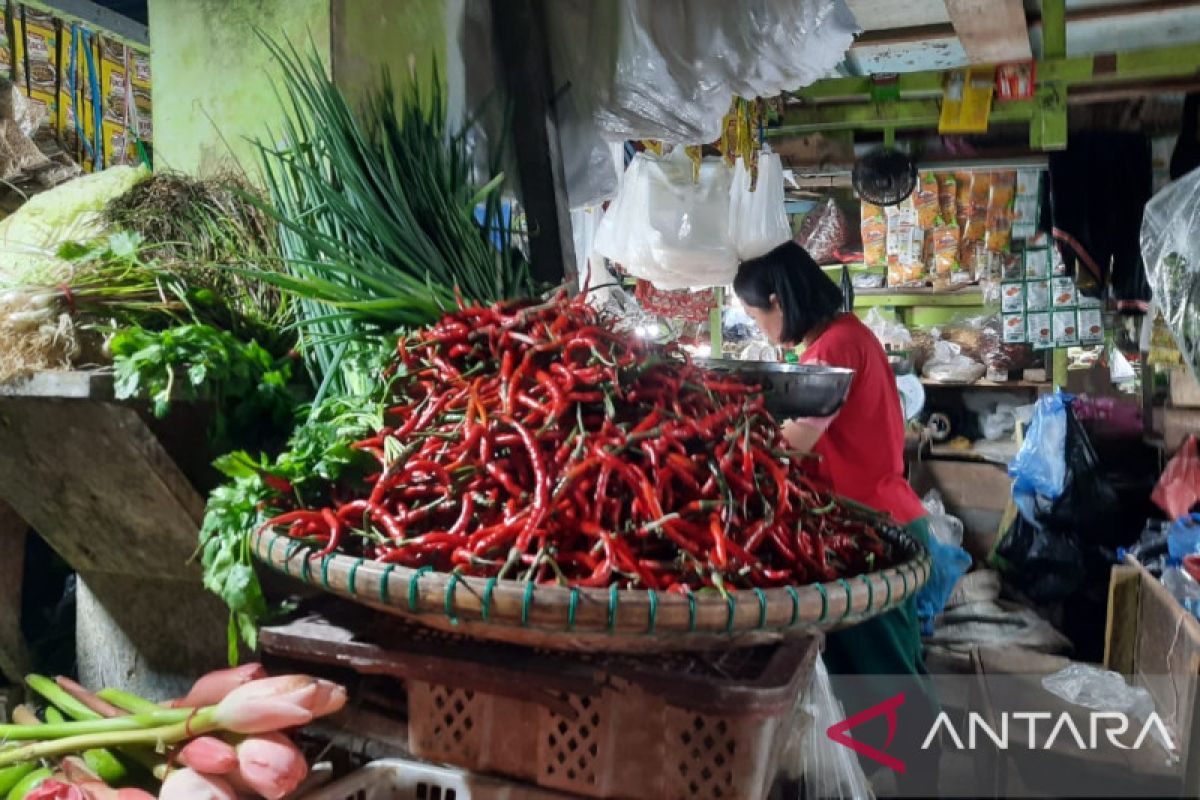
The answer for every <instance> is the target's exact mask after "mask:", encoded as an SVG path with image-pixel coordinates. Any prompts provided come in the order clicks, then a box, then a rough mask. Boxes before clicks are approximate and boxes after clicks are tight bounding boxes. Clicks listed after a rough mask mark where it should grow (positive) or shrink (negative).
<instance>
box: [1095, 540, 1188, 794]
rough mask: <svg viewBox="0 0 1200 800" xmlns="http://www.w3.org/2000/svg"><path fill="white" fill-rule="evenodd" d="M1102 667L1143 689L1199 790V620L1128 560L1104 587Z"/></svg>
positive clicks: (1136, 563)
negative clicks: (1170, 731) (1105, 613)
mask: <svg viewBox="0 0 1200 800" xmlns="http://www.w3.org/2000/svg"><path fill="white" fill-rule="evenodd" d="M1104 638H1105V641H1104V666H1105V667H1107V668H1108V669H1111V670H1114V671H1116V672H1120V673H1121V674H1122V675H1125V676H1126V677H1128V678H1129V679H1130V680H1131V682H1133V683H1134V684H1136V685H1139V686H1145V687H1146V689H1147V691H1149V692H1150V696H1151V697H1152V698H1153V699H1154V706H1155V710H1156V711H1158V712H1159V714H1160V715H1162V717H1163V719H1164V720H1167V721H1168V724H1171V725H1172V727H1173V728H1174V729H1175V733H1176V735H1177V736H1178V739H1179V752H1180V755H1181V757H1182V758H1183V760H1184V774H1185V776H1186V783H1187V786H1188V787H1190V791H1188V792H1187V793H1186V794H1187V795H1188V796H1195V794H1196V790H1197V789H1200V713H1197V710H1196V700H1197V697H1196V689H1197V685H1200V621H1197V620H1196V618H1195V617H1193V616H1192V615H1191V614H1189V613H1188V612H1187V611H1186V610H1185V609H1184V608H1183V606H1181V605H1180V604H1179V602H1178V601H1177V600H1176V599H1175V598H1174V597H1172V596H1171V593H1170V592H1168V591H1167V590H1166V587H1164V586H1163V585H1162V583H1161V582H1160V581H1159V580H1158V579H1157V578H1155V577H1154V576H1153V575H1151V574H1150V573H1149V572H1147V571H1146V569H1145V567H1143V566H1142V565H1141V564H1139V563H1138V562H1137V561H1136V560H1135V559H1134V558H1133V557H1132V556H1129V557H1126V560H1125V563H1124V564H1120V565H1117V566H1115V567H1113V571H1112V576H1111V578H1110V579H1109V589H1108V622H1107V625H1106V629H1105V637H1104Z"/></svg>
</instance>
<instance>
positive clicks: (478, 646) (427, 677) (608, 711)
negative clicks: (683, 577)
mask: <svg viewBox="0 0 1200 800" xmlns="http://www.w3.org/2000/svg"><path fill="white" fill-rule="evenodd" d="M317 608H318V609H319V610H318V611H317V612H316V613H309V614H307V615H304V616H301V617H299V618H298V619H296V620H294V621H292V622H288V623H286V624H281V625H277V626H272V627H268V628H264V629H263V631H262V635H261V642H262V648H263V651H264V653H265V654H266V655H267V657H268V659H271V658H277V659H283V660H284V661H285V662H287V663H289V664H296V665H302V664H308V665H313V664H316V665H324V667H326V668H330V667H332V668H341V669H343V670H350V671H352V672H354V673H357V674H358V675H359V676H375V679H378V678H379V677H383V678H385V679H400V680H401V681H403V684H404V691H403V693H402V694H401V697H402V698H403V713H404V714H405V715H406V716H407V726H408V749H409V751H410V752H412V753H413V754H414V755H416V756H418V757H420V758H423V759H426V760H428V761H433V762H437V763H447V764H453V765H455V766H459V767H463V768H465V769H468V770H471V771H474V772H480V773H495V774H501V775H505V776H507V777H510V778H515V779H518V780H522V781H526V782H528V783H531V784H537V785H539V786H541V787H544V788H547V789H553V790H557V791H566V792H570V793H572V794H575V795H586V796H590V797H695V798H703V797H723V798H748V799H749V798H761V797H765V796H766V795H767V792H768V791H769V790H770V788H771V786H772V784H773V783H774V780H775V778H776V777H777V775H778V773H779V770H780V768H781V767H782V766H783V765H782V764H781V760H782V758H783V754H784V751H785V749H786V748H787V746H788V745H789V744H792V745H793V746H794V744H795V742H794V741H793V740H792V737H793V736H795V735H799V733H800V732H802V731H803V730H805V727H806V726H805V724H804V717H803V714H802V712H801V711H800V701H801V700H802V699H803V697H804V695H805V692H806V690H807V688H808V686H809V683H810V681H811V678H812V674H813V669H814V664H815V660H816V656H817V652H818V650H819V646H820V636H819V634H818V635H816V636H813V637H809V638H802V639H796V640H792V641H789V642H786V643H784V644H781V645H770V646H762V647H755V648H745V649H740V650H735V651H726V652H722V653H704V654H685V653H671V654H655V655H640V656H629V655H621V656H616V655H601V654H595V653H574V654H565V653H557V652H548V651H543V650H535V649H529V648H523V647H519V646H513V645H506V644H497V643H484V642H479V641H476V640H472V639H467V638H465V637H462V636H455V635H452V634H446V633H442V632H439V631H432V630H430V629H427V628H424V627H419V626H414V625H412V624H411V623H406V622H404V621H403V620H399V619H396V618H394V617H391V616H388V615H385V614H378V613H376V612H373V611H370V610H367V609H363V608H360V607H357V606H353V605H350V604H345V603H342V602H340V601H329V600H327V601H324V602H322V603H321V604H320V605H319V606H318V607H317ZM385 693H386V692H385ZM392 702H393V703H396V702H397V698H395V697H393V698H392ZM352 705H353V703H352ZM400 713H401V712H399V711H397V712H396V716H397V717H399V716H400ZM400 724H401V723H400V722H399V721H397V723H396V725H397V727H400Z"/></svg>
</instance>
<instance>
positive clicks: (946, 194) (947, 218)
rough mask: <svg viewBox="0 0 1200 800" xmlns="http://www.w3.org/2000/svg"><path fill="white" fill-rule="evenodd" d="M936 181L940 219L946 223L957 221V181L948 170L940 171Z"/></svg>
mask: <svg viewBox="0 0 1200 800" xmlns="http://www.w3.org/2000/svg"><path fill="white" fill-rule="evenodd" d="M937 181H938V206H939V207H940V208H941V214H942V221H944V222H946V223H948V224H952V225H953V224H957V222H958V181H957V180H955V178H954V174H953V173H950V172H940V173H938V176H937Z"/></svg>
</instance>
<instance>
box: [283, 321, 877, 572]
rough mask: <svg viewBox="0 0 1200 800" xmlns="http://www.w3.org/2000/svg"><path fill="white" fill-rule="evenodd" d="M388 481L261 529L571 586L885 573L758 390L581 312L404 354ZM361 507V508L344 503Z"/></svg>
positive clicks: (376, 478) (427, 335)
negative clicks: (793, 449) (808, 471)
mask: <svg viewBox="0 0 1200 800" xmlns="http://www.w3.org/2000/svg"><path fill="white" fill-rule="evenodd" d="M385 377H386V378H387V380H388V381H390V385H391V386H392V392H393V393H394V397H395V400H394V405H393V406H391V408H390V409H389V412H388V415H387V421H388V423H389V426H388V427H385V428H383V429H382V430H380V431H379V432H378V433H377V434H376V435H374V436H371V437H370V438H367V439H364V440H362V441H359V442H356V443H355V444H354V445H353V447H354V448H356V449H358V450H360V451H363V452H364V453H367V454H370V456H371V457H372V458H373V462H374V463H375V464H377V467H376V468H373V469H371V470H370V471H369V473H368V474H366V475H365V477H364V478H363V479H362V481H361V483H359V484H356V485H354V486H352V487H350V488H349V489H347V487H345V486H340V487H338V489H337V490H335V493H334V494H333V495H332V496H333V497H334V498H335V500H336V502H332V503H331V504H330V505H329V507H326V508H314V509H298V510H292V511H287V512H285V513H282V514H279V515H278V516H276V517H275V518H274V519H272V520H270V521H269V522H268V523H267V525H268V526H275V527H280V528H286V530H287V532H288V533H289V535H291V536H293V537H296V538H303V539H306V540H309V541H311V542H314V543H316V544H318V545H319V546H321V548H322V553H324V554H327V553H332V552H335V551H338V552H344V553H350V554H355V555H363V556H366V557H367V558H371V559H375V560H377V561H381V562H389V563H396V564H402V565H405V566H409V567H418V566H425V565H431V566H432V567H434V568H435V569H437V570H442V571H452V570H458V571H460V572H461V573H462V574H467V575H481V576H493V575H498V576H500V577H502V578H511V579H519V580H534V581H537V582H539V583H546V582H557V583H562V584H566V585H570V586H585V587H606V586H610V585H612V584H617V585H620V586H623V587H648V588H653V589H658V590H666V591H679V592H685V591H689V590H692V589H699V588H702V587H716V588H719V589H723V588H725V587H745V586H758V587H771V586H780V585H787V584H804V583H808V582H812V581H816V580H829V579H834V578H837V577H842V576H847V575H854V574H859V573H862V572H867V571H870V570H872V569H879V568H882V567H883V566H885V564H886V561H887V558H888V552H889V548H888V547H887V546H886V544H885V542H884V541H883V540H882V539H881V538H880V537H879V535H878V531H877V529H876V527H875V526H876V524H877V522H878V520H876V519H873V518H872V517H870V516H869V515H864V514H862V513H860V512H859V511H858V510H856V509H853V508H847V507H845V506H844V505H843V504H842V503H840V502H839V501H838V500H837V499H835V498H834V497H833V496H832V495H831V494H830V493H829V492H828V491H825V490H823V489H821V488H819V487H817V486H816V485H814V484H813V483H812V482H811V481H810V480H809V479H808V477H806V475H805V473H804V471H803V469H802V465H801V460H802V459H801V457H800V456H799V455H797V454H794V453H791V454H789V453H788V452H786V450H785V448H786V445H785V443H784V440H783V438H782V436H781V433H780V429H779V426H778V425H777V424H776V422H775V421H774V420H773V419H772V418H771V416H770V415H769V414H768V413H767V412H766V410H765V409H764V407H763V403H762V400H761V396H760V395H759V394H758V393H757V391H756V390H755V388H754V387H752V386H748V385H746V384H743V383H740V382H737V381H735V380H733V379H730V378H727V377H722V376H718V375H716V374H715V373H711V372H708V371H706V370H703V369H700V368H699V367H697V366H695V365H693V364H692V363H690V361H688V360H687V359H686V357H685V356H683V355H682V354H681V353H678V352H673V351H672V350H671V349H670V348H663V347H658V346H654V345H650V344H647V343H645V342H643V341H642V340H640V339H637V338H635V337H632V336H629V335H626V334H621V333H616V332H614V331H612V330H610V328H609V327H606V326H605V325H604V324H603V323H602V322H601V320H600V319H599V318H598V316H597V314H596V312H595V311H594V310H592V309H591V308H590V307H589V306H588V305H586V304H585V303H584V302H582V301H580V300H565V299H561V298H560V299H557V300H555V301H552V302H549V303H546V304H541V305H529V304H525V305H508V306H492V307H487V308H484V307H467V308H462V309H461V310H459V311H457V312H455V313H452V314H449V315H447V316H446V317H445V318H444V319H442V320H441V322H439V323H438V324H437V325H435V326H433V327H432V328H428V329H426V330H423V331H421V332H420V333H419V334H417V335H415V336H414V337H411V338H406V339H401V340H400V341H399V343H398V346H397V355H396V359H395V362H394V364H393V366H392V367H391V368H390V370H389V373H388V374H387V375H386V376H385ZM344 495H351V496H344Z"/></svg>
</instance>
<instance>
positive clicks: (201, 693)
mask: <svg viewBox="0 0 1200 800" xmlns="http://www.w3.org/2000/svg"><path fill="white" fill-rule="evenodd" d="M266 676H267V671H266V670H265V669H263V665H262V664H243V665H241V666H240V667H232V668H230V669H219V670H216V671H215V672H210V673H208V674H207V675H204V676H202V677H201V678H200V679H199V680H197V681H196V682H195V683H194V684H192V688H191V691H189V692H188V693H187V696H186V697H184V698H182V699H180V700H173V701H171V703H170V705H172V706H174V707H175V708H199V707H201V706H213V705H216V704H217V703H219V702H221V701H222V700H224V699H225V695H227V694H229V693H230V692H232V691H233V690H234V689H236V688H238V687H239V686H242V685H244V684H247V683H249V682H250V681H255V680H258V679H259V678H265V677H266Z"/></svg>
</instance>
